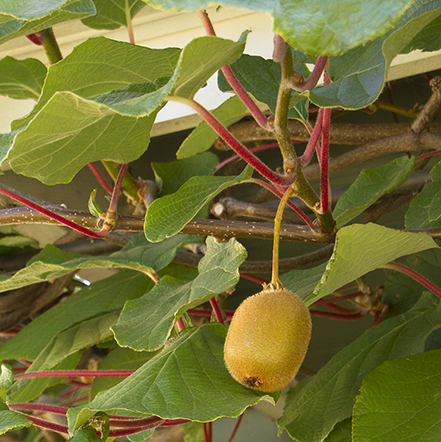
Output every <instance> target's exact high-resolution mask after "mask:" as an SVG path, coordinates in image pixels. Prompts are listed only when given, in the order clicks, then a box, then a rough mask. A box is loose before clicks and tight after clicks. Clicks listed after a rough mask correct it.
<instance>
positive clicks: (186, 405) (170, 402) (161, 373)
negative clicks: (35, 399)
mask: <svg viewBox="0 0 441 442" xmlns="http://www.w3.org/2000/svg"><path fill="white" fill-rule="evenodd" d="M225 336H226V328H225V327H224V326H223V325H221V324H219V323H210V324H205V325H203V326H202V327H199V328H193V329H189V330H185V331H184V332H183V333H181V335H180V336H179V337H178V338H177V339H175V340H174V341H172V342H171V343H170V345H169V346H168V347H167V348H165V349H164V350H163V351H162V352H161V353H159V354H158V355H157V356H155V357H154V358H153V359H151V360H150V361H148V362H147V363H146V364H144V365H143V366H142V367H141V368H140V369H138V370H137V371H136V372H135V373H134V374H132V375H131V376H129V377H128V378H127V379H125V380H124V381H122V382H120V383H119V384H118V385H116V386H114V387H113V388H111V389H110V390H107V391H104V392H101V393H99V394H98V395H97V396H96V398H95V399H94V400H93V401H92V402H91V403H89V404H88V405H87V406H86V407H83V409H82V411H80V410H79V409H71V410H70V411H69V412H68V418H69V422H70V425H69V426H70V427H72V426H73V425H81V423H82V422H83V421H84V420H85V419H87V418H88V417H89V416H90V413H91V412H93V411H94V410H117V409H119V410H121V409H123V410H130V411H135V412H140V413H144V414H153V415H156V416H160V417H162V418H164V419H191V420H193V421H198V422H204V421H212V420H215V419H217V418H218V417H221V416H229V417H237V416H239V415H240V414H241V413H242V412H243V411H244V410H245V409H246V408H247V407H248V406H249V405H252V404H255V403H256V402H258V401H259V400H260V399H261V398H262V397H264V396H265V393H261V392H257V391H253V390H250V389H247V388H245V387H243V386H242V385H240V384H239V383H238V382H236V381H234V380H233V378H232V377H231V376H230V375H229V373H228V371H227V369H226V368H225V365H224V362H223V345H224V341H225ZM207 391H209V392H210V394H207ZM79 411H80V412H79Z"/></svg>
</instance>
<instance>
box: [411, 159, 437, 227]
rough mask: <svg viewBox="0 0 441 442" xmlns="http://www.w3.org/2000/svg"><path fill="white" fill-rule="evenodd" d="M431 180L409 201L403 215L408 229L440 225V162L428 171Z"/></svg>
mask: <svg viewBox="0 0 441 442" xmlns="http://www.w3.org/2000/svg"><path fill="white" fill-rule="evenodd" d="M430 175H431V176H432V178H433V182H431V183H428V184H426V185H425V186H424V187H423V190H422V191H421V192H420V193H419V194H418V195H417V196H416V197H415V198H414V199H413V200H412V201H411V202H410V204H409V209H408V210H407V212H406V215H405V225H406V228H408V229H414V228H416V229H421V228H424V227H439V226H441V212H440V210H439V203H440V199H441V162H440V163H438V164H437V165H435V166H434V167H433V168H432V170H431V171H430Z"/></svg>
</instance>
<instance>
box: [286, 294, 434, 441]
mask: <svg viewBox="0 0 441 442" xmlns="http://www.w3.org/2000/svg"><path fill="white" fill-rule="evenodd" d="M439 327H441V307H440V305H439V303H438V298H436V297H434V296H433V295H431V294H427V295H426V296H425V297H424V298H422V300H421V301H420V302H419V303H418V304H417V305H416V306H415V308H414V309H412V310H411V311H410V312H407V313H405V314H403V315H400V316H397V317H395V318H391V319H388V320H386V321H384V322H382V323H380V324H378V325H376V326H375V327H373V328H371V329H369V330H368V331H366V332H365V333H364V334H363V335H362V336H361V337H360V338H358V339H357V340H356V341H354V342H353V343H352V344H350V345H349V346H347V347H346V348H345V349H343V350H342V351H340V352H339V353H338V354H337V355H335V356H334V357H333V358H332V359H331V360H330V361H329V363H328V364H327V365H326V366H325V367H323V368H322V369H321V370H320V371H319V372H318V373H317V374H316V375H315V376H310V377H308V378H306V379H305V380H303V381H301V382H300V383H299V384H298V385H297V386H296V388H294V389H293V390H291V391H289V392H288V394H287V399H286V405H285V409H284V412H283V416H282V417H281V418H280V419H279V421H278V424H279V427H280V428H281V429H286V430H287V431H288V433H289V434H290V436H291V437H292V438H294V439H296V440H297V441H298V442H319V441H322V440H323V439H324V438H325V437H326V436H327V435H328V434H329V433H330V431H331V430H332V429H333V427H334V426H335V425H336V424H337V422H340V421H341V420H343V419H345V418H347V417H349V416H350V415H351V414H352V408H353V406H354V401H355V397H356V395H357V394H358V391H359V388H360V386H361V383H362V381H363V379H364V378H365V377H366V375H367V374H368V373H369V372H371V371H372V370H374V369H375V368H376V367H377V366H378V365H379V364H381V363H382V362H383V361H385V360H388V359H395V358H402V357H407V356H411V355H414V354H417V353H420V352H421V351H423V350H424V342H425V340H426V338H427V336H428V335H429V334H430V332H431V331H432V330H434V329H436V328H439Z"/></svg>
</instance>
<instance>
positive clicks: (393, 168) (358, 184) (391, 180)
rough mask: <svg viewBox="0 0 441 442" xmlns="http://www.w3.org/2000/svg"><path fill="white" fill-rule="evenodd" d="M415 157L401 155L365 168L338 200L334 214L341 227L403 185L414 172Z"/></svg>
mask: <svg viewBox="0 0 441 442" xmlns="http://www.w3.org/2000/svg"><path fill="white" fill-rule="evenodd" d="M414 164H415V157H411V158H408V157H406V156H403V157H399V158H397V159H396V160H394V161H392V162H390V163H388V164H385V165H383V166H380V167H377V168H375V169H367V170H363V171H362V172H361V173H360V175H359V176H358V177H357V179H356V180H355V181H354V182H353V183H352V185H351V186H350V187H349V189H348V190H347V191H346V192H345V193H344V194H343V195H342V196H341V197H340V199H339V200H338V202H337V204H336V206H335V208H334V211H333V216H334V219H335V222H336V223H337V228H340V227H342V226H344V225H345V224H347V223H348V222H349V221H351V220H353V219H354V218H355V217H356V216H357V215H359V214H360V213H362V212H363V211H364V210H365V209H367V208H368V207H370V206H371V205H372V204H373V203H374V202H375V201H377V199H378V198H380V197H381V196H382V195H384V194H386V193H389V192H392V190H395V189H396V188H397V187H399V186H401V185H402V184H403V183H404V182H405V181H406V180H407V178H408V176H409V175H410V173H411V172H412V169H413V166H414Z"/></svg>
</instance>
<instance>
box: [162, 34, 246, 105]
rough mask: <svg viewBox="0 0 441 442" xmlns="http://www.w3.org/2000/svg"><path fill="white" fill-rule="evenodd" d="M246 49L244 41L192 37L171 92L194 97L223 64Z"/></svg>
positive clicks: (178, 67)
mask: <svg viewBox="0 0 441 442" xmlns="http://www.w3.org/2000/svg"><path fill="white" fill-rule="evenodd" d="M244 49H245V42H241V41H239V42H234V41H232V40H226V39H223V38H219V37H214V36H207V37H199V38H195V39H194V40H192V41H191V42H190V43H189V44H188V45H187V46H186V47H185V48H184V49H183V51H182V53H181V58H180V59H179V63H178V65H177V67H176V71H175V74H174V77H173V79H172V80H171V81H172V85H171V89H170V95H176V96H178V97H183V98H193V97H194V94H195V93H196V92H197V91H198V90H199V89H200V88H201V87H202V86H204V85H205V82H206V81H207V80H208V79H209V78H210V77H211V76H212V75H213V74H214V73H215V72H216V71H217V70H218V69H220V68H221V67H222V66H225V65H226V64H231V63H234V62H235V61H236V60H237V59H238V58H239V57H240V56H241V55H242V52H243V50H244Z"/></svg>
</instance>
